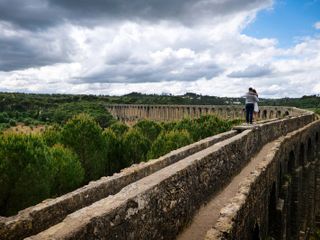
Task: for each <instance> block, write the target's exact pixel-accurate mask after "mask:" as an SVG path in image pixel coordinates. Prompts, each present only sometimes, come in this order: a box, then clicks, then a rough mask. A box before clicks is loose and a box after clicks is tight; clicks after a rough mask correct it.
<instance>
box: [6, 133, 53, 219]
mask: <svg viewBox="0 0 320 240" xmlns="http://www.w3.org/2000/svg"><path fill="white" fill-rule="evenodd" d="M53 175H54V171H53V164H52V159H51V158H50V154H49V153H48V148H47V147H46V146H45V145H44V143H43V141H42V140H41V138H40V137H38V136H33V135H21V134H19V135H17V134H3V135H1V136H0V192H1V194H0V211H1V215H2V214H3V215H11V214H14V213H16V212H17V211H18V210H20V209H23V208H26V207H28V206H31V205H34V204H35V203H38V202H40V201H42V200H43V199H45V198H48V197H49V196H50V191H51V182H52V178H53Z"/></svg>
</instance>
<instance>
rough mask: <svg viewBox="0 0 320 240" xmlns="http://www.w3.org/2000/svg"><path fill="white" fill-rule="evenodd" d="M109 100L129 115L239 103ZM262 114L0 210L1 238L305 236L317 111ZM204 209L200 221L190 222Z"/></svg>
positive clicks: (315, 171) (312, 213)
mask: <svg viewBox="0 0 320 240" xmlns="http://www.w3.org/2000/svg"><path fill="white" fill-rule="evenodd" d="M108 109H109V110H110V111H111V112H112V114H114V115H115V116H117V117H118V118H119V119H121V120H123V121H126V122H129V123H132V122H134V121H137V120H138V119H141V118H150V119H156V120H174V119H178V118H181V117H183V116H186V115H188V116H190V117H196V116H199V115H202V114H210V113H212V112H214V113H216V114H218V115H220V116H223V117H228V118H229V117H230V118H233V117H241V116H243V112H242V108H241V107H238V106H235V107H225V109H229V111H225V110H224V109H223V108H221V110H219V109H220V107H219V106H218V107H217V106H142V105H140V106H138V105H135V106H132V108H130V106H129V105H121V106H116V105H112V106H108ZM260 118H262V119H263V121H260V122H259V123H257V124H255V125H254V126H245V127H244V126H240V127H236V128H235V129H233V130H231V131H229V132H225V133H222V134H219V135H215V136H212V137H209V138H206V139H203V140H201V141H199V142H196V143H193V144H191V145H188V146H185V147H183V148H180V149H177V150H174V151H172V152H170V153H168V154H166V155H165V156H162V157H160V158H158V159H155V160H151V161H148V162H145V163H141V164H138V165H133V166H131V167H129V168H127V169H124V170H123V171H121V172H120V173H117V174H114V175H113V176H108V177H102V178H101V179H100V180H98V181H95V182H90V183H89V184H88V185H86V186H84V187H82V188H79V189H77V190H75V191H73V192H70V193H68V194H66V195H63V196H61V197H58V198H56V199H48V200H46V201H44V202H42V203H40V204H38V205H36V206H33V207H30V208H28V209H25V210H22V211H20V212H19V213H18V214H17V215H15V216H12V217H6V218H5V217H1V218H0V239H28V240H38V239H39V240H40V239H86V240H90V239H139V240H140V239H179V240H180V239H188V240H189V239H206V240H213V239H239V240H242V239H249V240H251V239H252V240H255V239H286V240H289V239H308V238H309V236H310V234H311V233H312V232H313V231H314V230H315V228H316V227H319V224H320V161H319V157H320V140H319V134H320V120H318V117H317V116H316V115H315V114H313V113H311V112H308V111H303V110H300V109H296V108H289V107H277V108H273V107H266V108H262V115H260ZM223 194H225V196H224V195H223ZM223 197H225V200H224V198H223ZM215 202H217V204H216V205H215V204H213V205H212V206H213V207H212V209H211V210H210V211H209V212H206V211H208V210H207V209H210V208H207V206H209V205H210V204H211V203H215ZM219 204H220V205H221V206H220V205H219ZM201 212H204V213H205V215H206V217H207V218H206V221H205V222H202V223H203V225H205V227H204V226H202V225H196V224H194V223H195V222H196V221H197V216H200V215H201V214H200V213H201ZM200 219H201V216H200ZM199 228H201V231H198V230H199ZM190 229H195V231H193V230H192V231H193V232H192V231H191V233H192V234H189V232H188V230H190ZM197 234H198V235H197Z"/></svg>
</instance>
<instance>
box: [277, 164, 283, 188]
mask: <svg viewBox="0 0 320 240" xmlns="http://www.w3.org/2000/svg"><path fill="white" fill-rule="evenodd" d="M279 167H280V168H279V174H278V191H279V192H280V191H281V187H282V179H283V164H282V162H281V161H280V166H279Z"/></svg>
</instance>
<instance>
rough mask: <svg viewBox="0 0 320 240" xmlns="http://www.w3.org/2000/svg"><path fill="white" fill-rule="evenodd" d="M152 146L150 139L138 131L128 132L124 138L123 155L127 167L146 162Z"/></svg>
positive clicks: (132, 129)
mask: <svg viewBox="0 0 320 240" xmlns="http://www.w3.org/2000/svg"><path fill="white" fill-rule="evenodd" d="M150 145H151V143H150V141H149V139H147V138H146V137H145V136H144V135H143V134H142V133H141V132H140V131H138V130H137V129H134V128H131V129H130V130H129V131H128V132H126V133H125V135H124V136H123V155H124V159H125V163H126V164H127V166H130V165H131V164H133V163H139V162H141V161H145V160H146V158H147V152H148V151H149V149H150Z"/></svg>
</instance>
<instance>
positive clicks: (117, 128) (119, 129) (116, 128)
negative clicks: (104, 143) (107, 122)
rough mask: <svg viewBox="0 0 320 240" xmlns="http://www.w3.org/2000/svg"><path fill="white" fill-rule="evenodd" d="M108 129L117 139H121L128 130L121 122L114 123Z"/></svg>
mask: <svg viewBox="0 0 320 240" xmlns="http://www.w3.org/2000/svg"><path fill="white" fill-rule="evenodd" d="M110 129H111V130H112V131H113V132H114V133H115V134H116V136H117V137H122V136H123V135H124V134H125V133H126V132H127V131H128V130H129V127H128V126H127V125H126V124H124V123H122V122H115V123H113V124H111V126H110Z"/></svg>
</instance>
